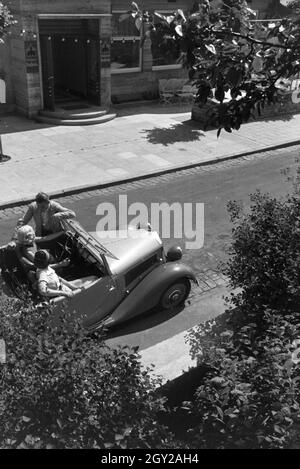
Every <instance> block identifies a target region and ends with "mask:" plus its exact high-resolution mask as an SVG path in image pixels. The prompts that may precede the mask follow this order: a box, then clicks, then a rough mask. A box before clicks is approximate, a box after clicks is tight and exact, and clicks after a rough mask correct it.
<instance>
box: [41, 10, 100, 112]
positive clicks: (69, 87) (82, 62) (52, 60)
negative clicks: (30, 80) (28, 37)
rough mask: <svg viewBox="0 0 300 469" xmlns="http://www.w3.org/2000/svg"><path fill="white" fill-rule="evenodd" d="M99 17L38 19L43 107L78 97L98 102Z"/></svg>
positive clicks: (52, 108)
mask: <svg viewBox="0 0 300 469" xmlns="http://www.w3.org/2000/svg"><path fill="white" fill-rule="evenodd" d="M99 42H100V38H99V23H98V20H82V19H80V20H78V19H70V20H41V21H40V45H41V59H42V77H43V94H44V108H45V109H51V110H54V109H55V107H59V106H61V105H64V104H67V103H70V104H72V102H76V101H77V102H78V101H82V100H84V101H87V102H89V103H91V104H94V105H98V106H99V105H100V104H101V101H100V46H99Z"/></svg>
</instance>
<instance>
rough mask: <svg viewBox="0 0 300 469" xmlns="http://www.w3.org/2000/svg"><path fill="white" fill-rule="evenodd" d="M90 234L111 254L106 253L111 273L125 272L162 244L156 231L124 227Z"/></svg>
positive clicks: (154, 251)
mask: <svg viewBox="0 0 300 469" xmlns="http://www.w3.org/2000/svg"><path fill="white" fill-rule="evenodd" d="M90 235H91V236H93V238H94V239H95V240H96V241H97V242H98V243H100V244H101V245H102V246H104V248H105V249H107V250H108V251H109V252H110V253H111V254H113V256H110V255H106V260H107V262H108V265H109V268H110V270H111V272H112V273H113V274H119V273H122V272H126V271H127V270H128V269H129V268H130V267H133V266H135V265H137V264H139V263H140V262H142V261H143V260H144V259H147V258H149V256H151V254H155V253H156V252H157V251H158V250H159V248H160V247H161V246H162V241H161V239H160V237H159V235H158V233H157V232H156V231H147V230H144V229H140V230H137V229H126V230H117V231H103V232H102V231H100V232H99V231H98V232H90Z"/></svg>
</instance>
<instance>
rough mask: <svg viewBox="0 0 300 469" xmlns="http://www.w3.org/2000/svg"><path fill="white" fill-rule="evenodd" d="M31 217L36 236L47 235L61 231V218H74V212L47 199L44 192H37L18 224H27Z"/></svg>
mask: <svg viewBox="0 0 300 469" xmlns="http://www.w3.org/2000/svg"><path fill="white" fill-rule="evenodd" d="M32 218H33V220H34V223H35V234H36V236H47V235H49V234H52V233H57V232H59V231H62V226H61V223H60V222H61V220H65V219H67V218H76V214H75V212H73V210H69V209H68V208H65V207H63V206H62V205H60V204H59V203H58V202H54V201H53V200H50V199H49V196H48V195H47V194H45V193H44V192H39V193H38V194H37V196H36V198H35V202H32V203H31V204H30V205H29V207H28V209H27V212H26V214H25V216H24V218H23V219H21V220H19V223H18V225H19V226H20V225H28V223H29V221H30V220H31V219H32Z"/></svg>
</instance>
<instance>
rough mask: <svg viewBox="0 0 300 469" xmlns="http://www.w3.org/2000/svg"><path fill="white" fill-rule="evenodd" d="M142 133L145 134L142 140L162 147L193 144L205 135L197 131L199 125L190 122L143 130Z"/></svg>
mask: <svg viewBox="0 0 300 469" xmlns="http://www.w3.org/2000/svg"><path fill="white" fill-rule="evenodd" d="M143 133H145V134H146V136H145V137H144V138H146V139H147V140H148V142H149V143H152V144H154V145H156V144H160V145H164V146H168V145H172V144H173V143H184V142H195V141H197V140H200V139H201V137H205V133H204V132H202V131H201V130H200V129H199V125H197V124H195V123H193V121H190V120H188V121H183V122H179V123H176V124H172V125H171V126H170V127H165V128H161V127H160V128H159V127H155V128H153V129H145V130H143Z"/></svg>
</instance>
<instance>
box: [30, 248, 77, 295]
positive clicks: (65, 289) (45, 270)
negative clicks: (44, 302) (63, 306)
mask: <svg viewBox="0 0 300 469" xmlns="http://www.w3.org/2000/svg"><path fill="white" fill-rule="evenodd" d="M34 265H35V267H36V269H37V270H36V277H37V286H38V292H39V293H40V295H41V296H43V297H46V298H49V299H50V298H56V297H59V296H63V297H66V298H72V297H73V296H74V295H75V294H76V293H79V292H80V291H81V290H82V289H83V288H84V287H81V288H78V287H77V286H76V285H74V284H73V283H72V282H68V281H67V280H65V279H63V278H61V277H59V276H58V275H57V273H56V272H55V271H54V270H53V268H52V267H51V266H50V256H49V253H48V252H47V251H45V250H42V249H41V250H39V251H37V252H36V253H35V255H34Z"/></svg>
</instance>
